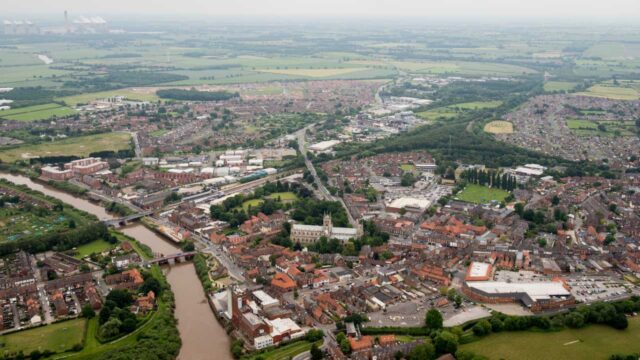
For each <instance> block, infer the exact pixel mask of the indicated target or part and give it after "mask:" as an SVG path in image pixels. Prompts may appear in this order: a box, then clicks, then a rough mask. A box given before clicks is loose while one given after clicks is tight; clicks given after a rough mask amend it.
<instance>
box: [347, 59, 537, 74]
mask: <svg viewBox="0 0 640 360" xmlns="http://www.w3.org/2000/svg"><path fill="white" fill-rule="evenodd" d="M351 63H352V64H359V65H369V66H383V67H393V68H397V69H401V70H404V71H408V72H413V73H419V74H463V75H501V76H510V75H521V74H532V73H535V72H536V71H535V70H532V69H529V68H526V67H522V66H516V65H507V64H497V63H481V62H467V61H425V62H422V61H421V62H416V61H392V62H384V61H377V60H365V61H359V60H358V61H351Z"/></svg>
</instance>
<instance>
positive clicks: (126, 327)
mask: <svg viewBox="0 0 640 360" xmlns="http://www.w3.org/2000/svg"><path fill="white" fill-rule="evenodd" d="M137 325H138V322H137V321H136V319H135V318H128V319H125V320H124V321H123V322H122V325H121V326H120V331H121V332H123V333H125V334H128V333H130V332H132V331H133V330H135V329H136V326H137Z"/></svg>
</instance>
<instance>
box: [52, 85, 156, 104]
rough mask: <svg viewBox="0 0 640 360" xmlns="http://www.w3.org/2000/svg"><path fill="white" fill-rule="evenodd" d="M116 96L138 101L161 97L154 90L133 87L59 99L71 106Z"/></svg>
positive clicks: (151, 100)
mask: <svg viewBox="0 0 640 360" xmlns="http://www.w3.org/2000/svg"><path fill="white" fill-rule="evenodd" d="M114 96H124V97H125V98H126V99H127V100H138V101H149V102H153V101H158V100H159V99H160V98H159V97H158V96H157V95H156V94H155V92H154V91H149V92H142V91H133V90H131V89H120V90H111V91H102V92H96V93H86V94H80V95H73V96H66V97H63V98H60V99H58V100H60V101H64V103H65V104H67V105H69V106H77V105H78V104H87V103H89V102H91V101H94V100H99V99H106V98H110V97H114Z"/></svg>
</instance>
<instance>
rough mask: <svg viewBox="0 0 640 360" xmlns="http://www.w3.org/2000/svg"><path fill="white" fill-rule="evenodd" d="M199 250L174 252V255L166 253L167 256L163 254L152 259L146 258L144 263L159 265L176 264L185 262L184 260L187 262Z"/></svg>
mask: <svg viewBox="0 0 640 360" xmlns="http://www.w3.org/2000/svg"><path fill="white" fill-rule="evenodd" d="M196 254H197V252H195V251H188V252H180V253H177V254H172V255H166V256H162V257H157V258H155V259H151V260H146V261H144V265H153V264H158V265H169V266H171V265H175V264H178V263H183V262H187V261H190V260H192V259H193V257H194V256H196Z"/></svg>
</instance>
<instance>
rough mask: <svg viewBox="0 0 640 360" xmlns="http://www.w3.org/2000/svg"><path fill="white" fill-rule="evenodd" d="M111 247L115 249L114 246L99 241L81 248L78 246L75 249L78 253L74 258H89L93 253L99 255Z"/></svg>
mask: <svg viewBox="0 0 640 360" xmlns="http://www.w3.org/2000/svg"><path fill="white" fill-rule="evenodd" d="M113 247H115V245H114V244H111V243H108V242H107V241H105V240H102V239H99V240H95V241H92V242H90V243H88V244H84V245H81V246H78V247H77V248H76V251H77V252H78V253H77V254H76V255H75V257H76V258H78V259H82V258H83V257H85V256H89V255H91V254H93V253H96V254H98V253H101V252H103V251H107V250H109V249H112V248H113Z"/></svg>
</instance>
